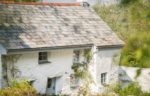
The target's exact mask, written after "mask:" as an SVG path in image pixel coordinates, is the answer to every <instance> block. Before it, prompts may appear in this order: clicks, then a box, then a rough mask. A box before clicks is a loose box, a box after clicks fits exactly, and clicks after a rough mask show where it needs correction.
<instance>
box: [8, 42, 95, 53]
mask: <svg viewBox="0 0 150 96" xmlns="http://www.w3.org/2000/svg"><path fill="white" fill-rule="evenodd" d="M92 46H93V44H85V45H69V46H54V47H41V48H22V49H8V50H7V54H20V53H26V52H42V51H52V50H60V49H83V48H84V49H85V48H87V49H89V48H91V47H92Z"/></svg>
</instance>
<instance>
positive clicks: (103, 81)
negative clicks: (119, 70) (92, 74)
mask: <svg viewBox="0 0 150 96" xmlns="http://www.w3.org/2000/svg"><path fill="white" fill-rule="evenodd" d="M106 79H107V73H102V74H101V84H105V83H106Z"/></svg>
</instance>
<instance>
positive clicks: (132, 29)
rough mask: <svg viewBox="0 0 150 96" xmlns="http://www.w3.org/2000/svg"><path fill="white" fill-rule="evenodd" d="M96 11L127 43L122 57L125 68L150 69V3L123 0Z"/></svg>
mask: <svg viewBox="0 0 150 96" xmlns="http://www.w3.org/2000/svg"><path fill="white" fill-rule="evenodd" d="M94 10H95V11H96V12H97V13H98V15H99V16H100V17H101V18H102V19H103V20H104V21H105V22H107V24H108V25H109V26H110V27H111V28H112V30H113V31H114V32H116V33H117V34H118V36H119V37H120V38H121V39H122V40H123V41H124V42H125V43H126V44H125V46H124V48H123V50H122V56H121V64H122V65H125V66H132V67H141V68H150V1H149V0H122V1H121V3H120V4H117V5H111V6H100V5H95V6H94Z"/></svg>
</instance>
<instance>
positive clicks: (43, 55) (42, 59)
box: [38, 52, 50, 64]
mask: <svg viewBox="0 0 150 96" xmlns="http://www.w3.org/2000/svg"><path fill="white" fill-rule="evenodd" d="M38 62H39V64H44V63H50V62H49V61H48V52H39V53H38Z"/></svg>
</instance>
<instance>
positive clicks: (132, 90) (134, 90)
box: [113, 83, 150, 96]
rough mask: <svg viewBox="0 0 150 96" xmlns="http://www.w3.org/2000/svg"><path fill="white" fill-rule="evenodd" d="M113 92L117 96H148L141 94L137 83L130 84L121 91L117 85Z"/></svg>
mask: <svg viewBox="0 0 150 96" xmlns="http://www.w3.org/2000/svg"><path fill="white" fill-rule="evenodd" d="M113 90H114V91H115V93H117V94H118V95H119V96H150V93H146V92H143V91H142V90H141V87H140V86H139V85H138V84H137V83H131V84H129V85H128V86H126V87H125V88H123V89H122V88H121V87H120V86H119V85H117V86H116V87H114V89H113Z"/></svg>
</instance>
